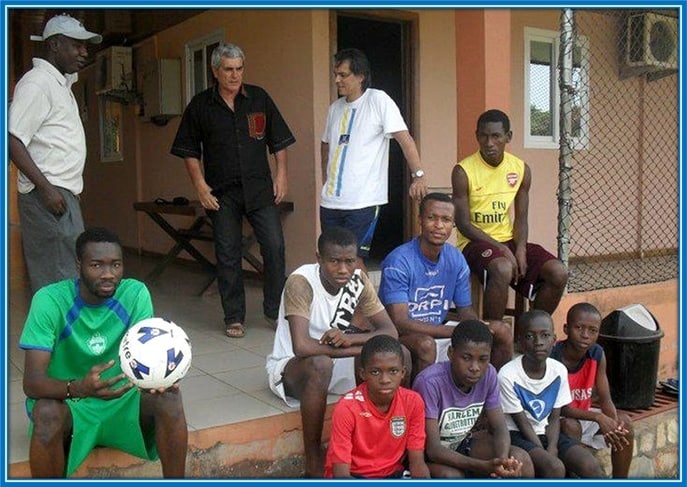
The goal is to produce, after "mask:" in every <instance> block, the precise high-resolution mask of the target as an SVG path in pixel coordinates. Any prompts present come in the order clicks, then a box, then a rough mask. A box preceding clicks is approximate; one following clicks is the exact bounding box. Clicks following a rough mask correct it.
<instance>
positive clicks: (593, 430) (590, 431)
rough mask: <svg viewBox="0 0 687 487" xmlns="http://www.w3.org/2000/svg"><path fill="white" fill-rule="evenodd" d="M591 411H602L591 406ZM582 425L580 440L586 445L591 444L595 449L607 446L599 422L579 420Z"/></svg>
mask: <svg viewBox="0 0 687 487" xmlns="http://www.w3.org/2000/svg"><path fill="white" fill-rule="evenodd" d="M590 411H601V410H600V409H598V408H591V409H590ZM578 421H579V422H580V426H582V438H581V439H580V442H581V443H582V444H584V445H587V446H590V447H592V448H594V449H595V450H602V449H604V448H606V440H604V437H603V434H601V430H600V429H599V423H597V422H596V421H588V420H586V419H580V420H578Z"/></svg>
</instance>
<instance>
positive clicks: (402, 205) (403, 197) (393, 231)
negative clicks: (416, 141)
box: [336, 12, 413, 268]
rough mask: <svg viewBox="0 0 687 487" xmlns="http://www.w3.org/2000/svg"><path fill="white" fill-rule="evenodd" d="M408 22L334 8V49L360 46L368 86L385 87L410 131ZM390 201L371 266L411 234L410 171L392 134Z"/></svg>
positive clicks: (381, 220)
mask: <svg viewBox="0 0 687 487" xmlns="http://www.w3.org/2000/svg"><path fill="white" fill-rule="evenodd" d="M411 28H412V22H411V20H408V19H398V18H386V17H371V16H370V15H369V14H367V15H366V14H363V13H348V12H337V14H336V50H339V49H344V48H352V47H355V48H358V49H360V50H361V51H363V52H364V53H365V54H366V55H367V57H368V59H369V61H370V68H371V72H372V84H371V86H372V88H377V89H380V90H383V91H385V92H386V93H387V94H388V95H389V96H390V97H391V98H392V99H393V100H394V101H395V102H396V104H397V105H398V107H399V108H400V110H401V114H402V115H403V119H404V120H405V122H406V125H408V128H409V130H410V133H411V135H412V134H413V129H412V113H411V108H410V107H411V105H412V104H411V100H412V94H411V92H410V87H411V85H412V83H411V82H410V81H411V80H412V73H411V69H410V66H411V65H412V63H411V59H410V57H411V49H410V39H411V35H410V33H411ZM388 177H389V203H388V204H386V205H384V206H382V208H381V212H380V215H379V221H378V222H377V230H376V231H375V236H374V240H373V241H372V248H371V250H370V262H369V265H370V267H371V268H376V267H378V264H379V262H380V261H381V260H382V259H383V258H384V257H385V256H386V255H387V254H388V253H389V252H390V251H391V250H393V249H394V248H396V247H397V246H399V245H400V244H402V243H403V242H405V241H406V240H407V238H408V237H409V235H410V227H409V224H408V222H409V218H408V209H409V203H410V202H409V198H408V183H407V181H408V171H407V168H406V162H405V159H404V157H403V152H402V151H401V147H400V146H399V145H398V143H397V142H396V141H395V140H393V139H391V144H390V146H389V176H388Z"/></svg>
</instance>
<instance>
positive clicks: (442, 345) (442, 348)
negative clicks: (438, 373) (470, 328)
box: [434, 321, 458, 364]
mask: <svg viewBox="0 0 687 487" xmlns="http://www.w3.org/2000/svg"><path fill="white" fill-rule="evenodd" d="M457 324H458V322H457V321H447V322H446V323H444V324H443V325H442V326H456V325H457ZM434 346H435V347H436V350H437V357H436V359H435V360H434V363H435V364H436V363H439V362H448V347H450V346H451V339H450V338H435V339H434Z"/></svg>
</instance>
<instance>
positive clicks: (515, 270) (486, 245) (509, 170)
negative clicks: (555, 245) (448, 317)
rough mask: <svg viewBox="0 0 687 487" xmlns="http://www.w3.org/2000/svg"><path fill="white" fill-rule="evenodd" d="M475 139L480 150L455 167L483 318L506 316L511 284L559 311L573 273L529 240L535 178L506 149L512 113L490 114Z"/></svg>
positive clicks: (463, 238) (459, 214) (465, 247)
mask: <svg viewBox="0 0 687 487" xmlns="http://www.w3.org/2000/svg"><path fill="white" fill-rule="evenodd" d="M475 135H476V136H477V142H478V143H479V151H478V152H476V153H474V154H472V155H471V156H468V157H466V158H465V159H463V160H462V161H460V162H459V163H458V164H457V165H456V166H455V167H454V168H453V172H452V175H451V183H452V185H453V202H454V204H455V208H456V215H455V220H456V227H457V228H458V241H457V245H458V247H459V248H460V249H461V250H462V251H463V255H464V256H465V259H466V260H467V262H468V265H469V266H470V270H471V271H472V273H474V274H476V275H477V276H478V277H479V279H480V281H481V282H482V283H483V285H484V308H483V311H482V314H483V316H482V318H483V319H495V320H500V319H502V318H503V314H504V312H505V309H506V304H507V301H508V286H511V287H513V289H515V290H516V291H517V292H518V293H520V294H521V295H523V296H525V298H527V299H528V300H529V301H530V302H531V306H532V308H535V309H542V310H544V311H546V312H548V313H553V311H554V310H555V309H556V307H557V306H558V303H559V302H560V300H561V296H562V295H563V291H564V289H565V285H566V283H567V281H568V271H567V269H566V267H565V266H564V265H563V263H562V262H561V261H560V260H558V259H556V257H554V256H553V255H552V254H551V253H549V252H548V251H546V250H545V249H544V248H543V247H541V246H540V245H537V244H534V243H530V242H528V241H527V232H528V223H527V211H528V203H529V190H530V184H531V182H532V175H531V172H530V168H529V167H528V166H527V164H525V162H524V161H522V160H521V159H519V158H517V157H515V156H514V155H513V154H510V153H508V152H506V151H505V148H506V144H508V143H509V142H510V141H511V137H512V136H513V133H512V131H511V129H510V120H509V119H508V115H506V114H505V113H503V112H502V111H500V110H488V111H486V112H484V113H483V114H482V115H480V117H479V119H478V120H477V130H476V132H475Z"/></svg>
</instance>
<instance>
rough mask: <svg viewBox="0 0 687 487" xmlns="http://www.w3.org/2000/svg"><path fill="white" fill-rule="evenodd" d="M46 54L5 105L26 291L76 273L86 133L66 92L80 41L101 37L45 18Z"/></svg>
mask: <svg viewBox="0 0 687 487" xmlns="http://www.w3.org/2000/svg"><path fill="white" fill-rule="evenodd" d="M31 40H34V41H43V42H44V46H45V55H44V57H43V58H33V69H31V70H30V71H29V72H28V73H26V74H25V75H24V76H23V77H22V78H21V79H20V80H19V81H18V82H17V85H16V87H15V89H14V96H13V97H12V102H11V104H10V107H9V116H8V128H9V129H8V131H9V136H8V145H9V152H10V159H11V160H12V162H14V164H15V166H17V169H19V178H18V184H17V189H18V191H19V196H18V207H19V219H20V221H21V235H22V244H23V248H24V258H25V260H26V266H27V268H28V273H29V280H30V281H31V288H32V289H33V292H36V291H37V290H38V289H40V288H42V287H43V286H45V285H47V284H52V283H53V282H57V281H61V280H63V279H70V278H75V277H77V272H76V266H75V265H74V262H75V261H76V260H77V258H76V253H75V251H74V248H75V244H76V238H77V237H78V236H79V235H80V234H81V232H83V230H84V224H83V217H82V216H81V207H80V206H79V194H80V193H81V191H82V189H83V178H82V175H83V169H84V165H85V163H86V136H85V133H84V129H83V125H82V124H81V118H80V114H79V107H78V106H77V104H76V99H75V98H74V94H73V93H72V84H74V83H75V82H76V81H77V79H78V74H77V71H79V70H80V69H81V68H83V67H84V66H85V65H86V60H87V58H88V50H87V48H86V46H87V43H92V44H99V43H100V42H102V36H100V35H99V34H94V33H93V32H88V31H87V30H86V29H85V28H84V26H83V25H82V24H81V22H79V21H78V20H76V19H75V18H73V17H70V16H69V15H66V14H62V15H56V16H55V17H53V18H51V19H50V20H49V21H48V22H47V23H46V24H45V28H44V30H43V35H42V36H31Z"/></svg>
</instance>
